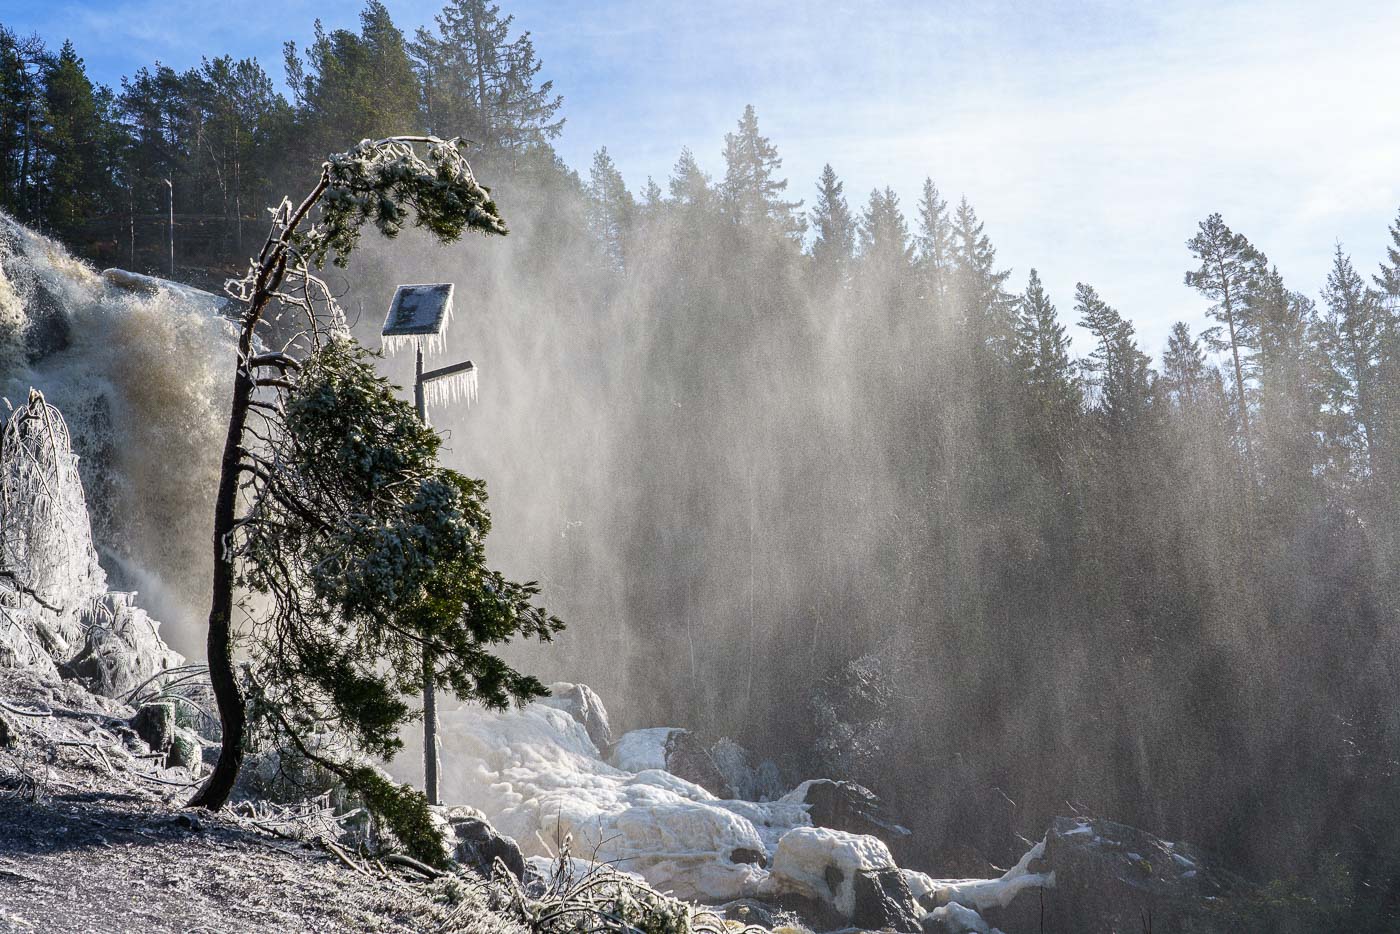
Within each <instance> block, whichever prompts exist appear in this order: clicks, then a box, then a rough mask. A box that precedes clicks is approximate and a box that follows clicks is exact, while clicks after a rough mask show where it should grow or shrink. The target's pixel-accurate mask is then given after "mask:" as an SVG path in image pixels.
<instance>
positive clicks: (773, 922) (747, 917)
mask: <svg viewBox="0 0 1400 934" xmlns="http://www.w3.org/2000/svg"><path fill="white" fill-rule="evenodd" d="M714 910H715V912H716V913H718V914H719V916H720V917H721V918H723V919H724V920H725V921H735V922H738V923H739V924H743V925H750V924H756V925H758V926H759V927H761V928H767V929H768V930H770V931H771V930H772V929H773V928H775V927H777V926H778V924H779V917H778V916H779V915H780V913H781V912H782V909H780V908H778V907H777V906H776V905H770V904H768V903H767V902H760V901H757V900H756V899H752V898H739V899H735V900H734V901H732V902H726V903H724V904H723V905H716V906H715V908H714Z"/></svg>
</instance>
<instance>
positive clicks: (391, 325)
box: [381, 282, 452, 351]
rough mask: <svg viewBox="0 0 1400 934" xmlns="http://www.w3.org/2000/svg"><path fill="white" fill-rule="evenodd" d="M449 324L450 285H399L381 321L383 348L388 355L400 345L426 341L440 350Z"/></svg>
mask: <svg viewBox="0 0 1400 934" xmlns="http://www.w3.org/2000/svg"><path fill="white" fill-rule="evenodd" d="M451 322H452V283H450V282H434V283H428V284H424V285H401V286H399V287H398V290H397V291H396V292H394V300H393V301H392V302H391V303H390V304H389V314H388V316H387V317H385V319H384V330H383V331H382V332H381V334H382V335H383V338H384V348H385V349H386V350H390V351H392V350H393V349H394V348H395V347H396V346H398V345H399V344H401V343H408V342H411V341H416V340H421V339H424V338H426V339H427V340H428V343H429V344H430V346H433V347H440V346H441V345H442V340H443V338H444V337H445V336H446V334H447V326H448V325H449V324H450V323H451Z"/></svg>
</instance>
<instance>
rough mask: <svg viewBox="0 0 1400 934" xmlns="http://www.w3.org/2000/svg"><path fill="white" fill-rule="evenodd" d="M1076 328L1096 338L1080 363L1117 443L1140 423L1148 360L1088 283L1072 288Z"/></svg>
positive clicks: (1144, 405)
mask: <svg viewBox="0 0 1400 934" xmlns="http://www.w3.org/2000/svg"><path fill="white" fill-rule="evenodd" d="M1074 310H1075V311H1076V312H1077V313H1078V314H1079V326H1080V327H1082V328H1084V329H1085V330H1087V331H1088V332H1089V333H1090V334H1092V335H1093V336H1094V340H1095V344H1094V349H1093V350H1092V351H1091V352H1090V353H1089V356H1088V357H1086V358H1084V360H1083V361H1082V362H1081V365H1082V366H1083V368H1084V370H1085V371H1086V372H1087V373H1088V374H1089V381H1090V384H1091V385H1092V386H1093V387H1094V389H1095V393H1094V403H1095V408H1096V409H1097V410H1098V412H1099V415H1100V420H1101V422H1102V424H1103V426H1104V428H1105V430H1106V432H1107V434H1108V436H1109V437H1110V438H1113V439H1115V440H1117V441H1121V440H1122V439H1123V438H1124V437H1125V436H1126V435H1127V434H1129V433H1130V432H1131V431H1132V430H1133V429H1134V428H1136V427H1137V426H1138V425H1140V424H1141V422H1142V420H1143V418H1144V416H1145V415H1146V412H1147V406H1148V403H1149V397H1150V389H1151V384H1150V380H1151V376H1150V373H1151V371H1150V370H1149V368H1148V364H1149V363H1150V360H1149V358H1148V356H1147V354H1145V353H1143V352H1142V351H1141V350H1140V349H1139V348H1138V345H1137V340H1136V338H1135V337H1134V333H1135V329H1134V328H1133V325H1132V323H1131V322H1129V321H1128V320H1127V319H1126V318H1124V317H1123V316H1122V315H1121V314H1119V312H1118V310H1117V309H1116V308H1114V307H1112V306H1111V305H1109V304H1108V303H1107V302H1105V301H1104V300H1103V299H1102V298H1100V297H1099V294H1098V292H1096V291H1095V290H1094V288H1093V287H1092V286H1090V285H1088V284H1086V283H1083V282H1080V283H1078V284H1077V285H1076V286H1075V291H1074Z"/></svg>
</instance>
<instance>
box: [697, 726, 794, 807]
mask: <svg viewBox="0 0 1400 934" xmlns="http://www.w3.org/2000/svg"><path fill="white" fill-rule="evenodd" d="M710 759H711V760H712V761H713V762H714V764H715V766H716V767H717V768H718V769H719V771H720V774H721V775H723V776H724V780H725V782H726V783H728V785H729V790H730V792H731V794H732V795H733V796H734V797H735V798H738V799H739V800H741V801H776V800H778V799H779V798H781V797H782V796H783V794H784V793H785V792H786V791H787V788H786V787H784V785H783V778H782V772H781V770H779V768H778V766H777V763H775V762H773V760H771V759H764V760H763V761H761V762H758V763H757V764H755V762H754V757H753V755H752V754H751V753H750V752H749V751H748V750H747V749H745V748H744V747H743V746H740V745H739V744H738V743H736V742H734V740H732V739H730V738H729V737H727V736H722V737H720V738H719V739H718V740H716V741H715V743H714V745H712V746H711V747H710Z"/></svg>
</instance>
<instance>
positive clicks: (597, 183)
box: [588, 146, 637, 272]
mask: <svg viewBox="0 0 1400 934" xmlns="http://www.w3.org/2000/svg"><path fill="white" fill-rule="evenodd" d="M588 179H589V181H588V198H589V212H588V222H589V226H590V227H591V228H592V229H593V234H594V236H596V237H597V238H598V240H599V242H600V243H601V244H602V246H603V253H604V255H605V256H606V258H607V262H608V265H609V266H610V267H611V268H612V269H615V270H617V271H619V272H621V271H623V270H624V269H625V268H626V266H627V239H628V237H629V235H630V234H631V231H632V225H633V223H634V220H635V216H636V212H637V203H636V200H635V199H633V197H632V193H631V192H630V191H628V190H627V184H626V182H624V181H623V180H622V173H621V172H619V171H618V170H617V165H616V164H614V163H613V160H612V157H611V156H609V155H608V147H606V146H604V147H603V148H602V149H600V150H598V151H597V152H596V153H594V155H593V165H592V167H591V168H590V169H589V170H588Z"/></svg>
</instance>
